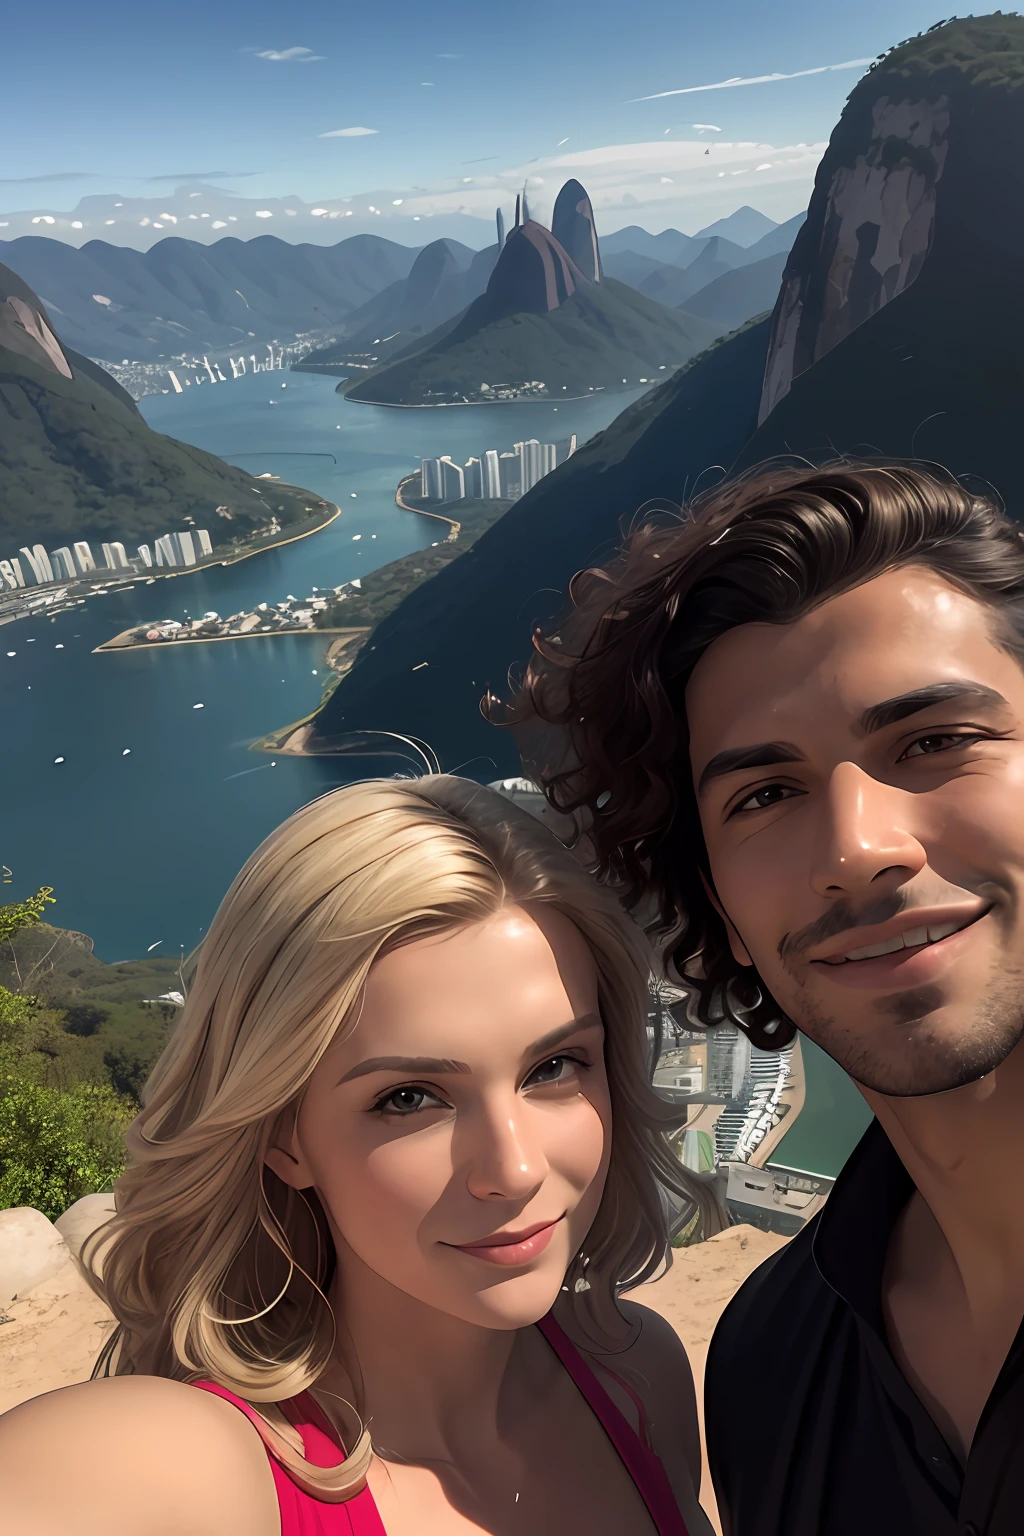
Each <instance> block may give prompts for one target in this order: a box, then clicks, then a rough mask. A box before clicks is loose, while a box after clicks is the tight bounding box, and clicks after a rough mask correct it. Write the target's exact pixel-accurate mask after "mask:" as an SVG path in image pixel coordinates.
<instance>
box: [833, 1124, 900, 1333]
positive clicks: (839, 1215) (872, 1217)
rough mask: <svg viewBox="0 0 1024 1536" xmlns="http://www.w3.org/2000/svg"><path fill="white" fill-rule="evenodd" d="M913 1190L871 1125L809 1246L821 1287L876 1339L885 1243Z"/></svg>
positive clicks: (880, 1328) (884, 1140)
mask: <svg viewBox="0 0 1024 1536" xmlns="http://www.w3.org/2000/svg"><path fill="white" fill-rule="evenodd" d="M913 1191H914V1181H913V1180H912V1179H911V1177H910V1175H909V1173H908V1172H907V1170H906V1169H905V1168H904V1166H903V1164H902V1163H901V1162H900V1159H899V1157H898V1156H897V1154H896V1151H895V1149H894V1148H893V1145H892V1143H891V1141H890V1140H889V1138H888V1136H886V1134H885V1132H884V1131H883V1130H882V1127H881V1126H880V1125H879V1123H878V1121H877V1120H872V1122H871V1124H870V1125H869V1126H868V1128H867V1130H866V1131H865V1132H864V1135H863V1136H862V1137H861V1139H860V1141H859V1142H858V1143H857V1145H856V1147H855V1148H854V1150H853V1152H852V1153H851V1154H850V1156H849V1158H848V1159H847V1161H846V1165H845V1167H844V1168H843V1170H842V1172H841V1173H840V1175H839V1177H838V1178H837V1179H836V1182H835V1184H834V1186H833V1188H832V1191H831V1193H830V1195H829V1197H828V1200H827V1201H826V1203H825V1208H824V1210H823V1211H822V1213H821V1215H820V1216H819V1217H818V1223H817V1226H816V1228H815V1232H814V1237H813V1239H812V1243H811V1253H812V1255H813V1258H814V1262H815V1265H816V1266H817V1269H818V1273H819V1274H820V1275H821V1278H822V1279H823V1280H824V1281H825V1284H826V1285H828V1286H830V1287H831V1289H832V1290H833V1291H835V1293H836V1295H837V1296H839V1297H840V1298H841V1299H842V1300H843V1301H845V1302H846V1304H847V1305H848V1306H849V1307H851V1308H852V1310H853V1311H854V1312H855V1313H857V1315H858V1316H859V1317H861V1318H862V1319H863V1320H864V1322H866V1323H868V1324H869V1325H870V1326H871V1327H872V1328H874V1330H875V1331H876V1332H877V1333H879V1334H884V1319H883V1314H882V1278H883V1273H884V1270H885V1260H886V1254H887V1252H888V1248H889V1239H890V1237H891V1236H892V1231H893V1228H894V1226H895V1225H896V1220H897V1218H898V1216H899V1214H900V1212H901V1211H902V1210H903V1208H904V1206H905V1205H906V1203H907V1201H908V1200H909V1199H910V1196H911V1195H912V1194H913Z"/></svg>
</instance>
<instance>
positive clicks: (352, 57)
mask: <svg viewBox="0 0 1024 1536" xmlns="http://www.w3.org/2000/svg"><path fill="white" fill-rule="evenodd" d="M941 15H942V13H941V12H937V11H936V9H935V6H934V0H933V3H919V0H859V3H858V4H856V5H850V6H845V5H839V4H834V3H833V4H830V3H824V0H777V3H776V4H773V5H768V4H765V3H764V0H706V3H703V4H697V3H694V0H629V3H628V4H623V3H622V0H615V3H611V0H556V3H552V0H516V3H515V4H514V5H513V4H510V3H503V0H436V3H433V4H432V3H430V0H372V3H371V0H361V3H359V4H353V3H352V0H329V3H324V0H289V3H287V4H286V3H283V0H245V3H244V4H243V3H241V0H175V4H174V5H173V6H154V5H143V4H139V3H138V0H133V3H131V4H129V3H127V0H95V3H94V4H93V5H91V6H83V5H81V3H80V0H53V3H52V4H51V5H49V6H48V7H47V8H46V10H45V13H41V12H37V11H36V10H35V9H34V8H33V7H28V6H19V7H17V8H16V9H15V10H13V11H11V12H10V13H9V14H8V15H7V17H6V19H5V24H4V57H5V66H6V67H5V72H4V73H5V79H4V91H3V100H2V103H0V135H2V137H0V142H2V143H3V145H4V150H5V153H4V157H3V161H2V163H0V170H2V171H3V175H2V177H0V211H4V212H6V213H10V212H13V211H18V210H22V211H24V210H28V211H32V210H35V211H36V212H39V211H40V210H49V211H51V212H52V213H54V214H57V213H60V212H63V213H65V214H68V211H69V210H70V211H73V210H75V209H76V207H77V205H78V204H79V200H80V199H82V198H87V197H103V196H108V195H110V196H119V197H122V198H126V199H144V200H154V201H153V207H154V209H155V208H158V207H159V200H160V198H161V197H162V196H163V195H164V194H165V193H167V194H169V193H171V192H172V191H174V189H175V188H177V187H179V186H180V185H181V184H183V183H189V184H195V183H202V184H204V185H212V186H215V187H217V188H221V189H223V191H224V194H225V196H228V195H229V194H232V195H234V196H236V197H238V198H241V199H244V200H246V207H247V208H249V211H250V212H249V216H255V209H256V208H258V207H259V205H260V203H261V202H266V201H269V200H271V199H274V198H284V197H288V196H291V197H294V198H298V199H301V200H303V202H304V203H305V204H307V205H309V206H310V207H312V206H314V205H316V204H318V203H324V202H326V201H328V200H330V199H335V200H340V199H343V198H349V199H353V200H358V199H359V198H360V197H364V198H366V197H371V196H373V197H375V198H376V199H377V200H378V206H379V208H380V212H379V213H377V214H375V215H374V216H375V217H376V218H378V219H379V220H381V224H380V225H378V226H377V227H380V228H381V232H382V233H383V232H384V228H383V225H384V224H386V223H387V221H388V219H392V220H395V221H399V220H400V221H401V223H402V227H403V229H407V228H409V227H411V226H409V224H408V220H409V219H410V218H412V217H414V216H415V215H414V214H413V212H412V210H413V207H414V206H415V207H417V208H419V209H420V211H421V213H425V211H426V209H427V207H428V206H429V208H430V212H431V213H443V212H447V213H456V212H460V213H462V214H464V215H469V216H471V217H479V218H481V219H483V218H487V219H490V218H491V217H492V215H493V209H494V206H495V203H496V201H498V200H501V201H504V202H506V204H508V202H509V199H510V198H513V197H514V189H515V186H516V184H517V183H518V184H521V183H522V182H523V181H525V180H526V179H527V178H531V179H530V182H529V185H530V191H531V211H532V212H534V213H535V214H536V215H538V216H540V217H542V218H545V217H547V216H548V215H549V214H550V205H551V203H552V202H553V200H554V196H555V194H556V193H557V191H558V188H559V186H560V185H561V183H562V181H564V180H565V179H566V178H567V176H569V175H576V176H578V177H579V179H580V180H581V181H582V182H583V184H584V185H585V186H586V187H587V189H588V191H590V192H591V195H592V196H593V197H594V199H595V207H596V209H597V211H598V213H599V228H600V229H602V230H605V231H607V230H611V229H615V228H619V227H622V226H623V225H626V224H631V223H638V224H641V225H643V226H644V227H646V228H648V229H651V230H652V231H657V230H659V229H663V228H666V227H669V226H674V227H676V228H682V229H685V230H687V231H688V232H693V231H694V230H695V229H697V228H699V227H700V226H701V225H703V224H704V223H707V222H709V221H710V220H711V219H713V218H717V217H719V216H721V215H722V214H724V213H728V212H729V211H731V210H732V209H733V208H735V207H738V206H739V205H740V204H742V203H750V204H752V205H753V206H755V207H757V208H760V209H761V210H762V211H763V212H765V213H766V214H768V215H769V216H770V217H772V218H774V219H777V220H782V219H784V218H788V217H790V216H791V215H792V214H794V213H797V212H799V211H800V210H802V209H803V208H804V207H806V204H807V199H808V197H809V195H810V190H811V186H812V183H813V176H814V169H815V166H816V165H817V162H818V160H819V159H820V155H821V151H822V148H823V146H824V144H825V143H826V142H827V140H828V137H829V134H830V132H831V130H832V128H833V126H834V124H835V122H836V120H837V119H838V117H839V114H840V113H841V111H842V108H843V104H844V102H845V99H846V97H847V95H848V94H849V92H850V91H851V90H852V88H853V86H854V85H855V83H856V81H857V79H858V78H859V77H860V75H861V74H862V73H863V71H864V68H865V67H866V62H865V61H868V60H870V59H872V58H874V57H875V56H876V55H877V54H879V53H881V52H882V51H883V50H884V49H886V48H887V47H890V46H891V45H892V44H894V43H897V42H900V41H901V40H902V39H904V38H906V37H908V36H910V35H912V34H913V33H915V32H917V31H919V30H921V29H923V28H925V27H927V26H930V25H931V24H932V23H933V22H935V21H937V20H940V19H941ZM836 66H841V67H836ZM763 76H777V77H781V78H772V79H768V80H764V79H759V77H763ZM727 81H729V82H738V83H730V84H724V82H727ZM744 82H749V83H744ZM708 148H710V150H711V153H710V155H705V153H704V151H705V149H708ZM250 205H253V206H250ZM145 206H146V207H149V203H148V202H147V203H146V205H145ZM332 206H333V205H332ZM359 211H360V218H361V219H364V218H365V215H366V209H360V210H359ZM143 216H144V215H140V214H139V212H138V209H136V208H135V207H134V205H133V208H132V210H131V228H129V219H128V215H127V214H125V215H123V216H121V215H118V222H117V223H115V224H114V225H113V226H112V227H110V226H107V225H106V221H104V225H105V228H104V231H103V237H104V238H107V239H111V240H115V241H117V240H119V239H120V240H122V241H123V242H124V243H131V244H137V243H139V241H140V240H143V238H144V239H145V243H149V241H150V240H151V239H152V238H155V237H154V236H151V235H150V234H149V233H148V230H149V228H150V226H149V225H147V226H146V228H145V229H144V230H142V232H141V233H140V232H139V225H140V218H141V217H143ZM269 217H270V215H268V214H267V213H264V224H263V226H262V228H261V230H260V232H263V230H265V229H266V228H267V227H268V222H267V221H268V218H269ZM93 222H96V220H95V219H94V220H93ZM233 222H234V224H236V225H237V224H238V220H237V219H236V220H234V221H233ZM79 223H80V224H83V226H84V225H85V224H87V223H88V220H82V219H80V220H79ZM303 223H305V220H303ZM337 227H338V226H335V228H337ZM354 227H355V226H354V224H349V225H348V229H350V230H351V229H353V228H354ZM273 228H274V231H275V232H276V233H280V234H285V229H284V220H283V219H282V218H281V217H278V218H277V221H276V223H275V224H274V226H273ZM292 228H296V229H297V226H294V225H293V226H292ZM21 232H23V230H22V228H21V224H20V221H18V220H13V221H12V220H8V221H7V223H6V225H5V227H4V228H3V229H0V237H2V238H13V237H14V236H15V235H16V234H17V233H21ZM33 232H35V233H51V234H54V235H56V236H58V237H59V238H68V239H74V240H75V241H76V243H79V242H80V240H81V238H83V237H88V236H89V233H90V231H89V229H87V228H84V227H83V230H82V233H81V234H78V233H75V234H72V232H71V230H70V227H69V226H68V222H67V218H64V219H59V220H58V222H57V223H55V224H54V225H53V226H52V227H51V226H46V225H40V226H39V228H38V229H36V230H34V231H33ZM178 232H179V233H181V231H180V230H179V231H178ZM235 232H236V230H235V228H234V227H233V228H232V233H235ZM237 232H239V233H241V232H242V230H241V226H239V229H238V231H237ZM253 232H255V230H254V231H253ZM481 243H482V242H481Z"/></svg>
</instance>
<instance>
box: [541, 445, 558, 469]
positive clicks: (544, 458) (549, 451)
mask: <svg viewBox="0 0 1024 1536" xmlns="http://www.w3.org/2000/svg"><path fill="white" fill-rule="evenodd" d="M555 462H556V456H555V445H554V443H541V445H540V472H541V474H542V475H550V473H551V471H552V470H553V469H554V467H555Z"/></svg>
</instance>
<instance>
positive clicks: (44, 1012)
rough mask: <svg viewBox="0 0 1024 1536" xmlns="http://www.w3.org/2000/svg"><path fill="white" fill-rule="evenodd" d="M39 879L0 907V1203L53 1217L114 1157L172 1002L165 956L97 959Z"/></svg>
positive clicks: (119, 1166) (103, 1179)
mask: <svg viewBox="0 0 1024 1536" xmlns="http://www.w3.org/2000/svg"><path fill="white" fill-rule="evenodd" d="M53 900H54V898H53V894H52V892H51V891H50V890H48V889H46V888H45V887H44V888H43V889H42V890H40V891H39V892H37V894H36V895H35V896H33V897H29V898H28V900H26V901H22V902H16V903H12V904H10V905H7V906H3V907H0V1209H4V1208H7V1207H10V1206H19V1205H29V1206H33V1207H34V1208H35V1209H36V1210H39V1211H42V1212H43V1214H44V1215H45V1216H49V1217H50V1219H51V1220H55V1219H56V1218H57V1217H58V1216H60V1215H61V1214H62V1212H63V1211H65V1210H67V1208H68V1206H70V1205H73V1204H74V1202H75V1201H76V1200H78V1199H80V1198H81V1196H82V1195H89V1194H94V1193H95V1192H97V1191H99V1190H105V1189H110V1188H111V1187H112V1185H113V1181H114V1180H115V1179H116V1178H117V1176H118V1174H119V1173H121V1171H122V1170H123V1168H124V1161H125V1154H124V1132H125V1129H126V1128H127V1126H128V1124H129V1123H130V1121H131V1120H132V1118H133V1116H134V1114H135V1112H136V1110H137V1108H138V1105H139V1101H140V1095H141V1091H142V1085H143V1083H144V1082H145V1080H146V1077H147V1076H148V1075H149V1072H150V1069H151V1068H152V1066H153V1063H154V1062H155V1060H156V1058H157V1056H158V1055H159V1054H160V1052H161V1051H162V1050H163V1047H164V1045H165V1044H166V1042H167V1038H168V1035H169V1033H170V1029H171V1026H172V1022H173V1019H174V1016H175V1013H176V1011H177V1010H176V1009H175V1007H174V1006H173V1005H172V1004H167V1003H163V1004H160V1003H158V1004H155V1005H154V1004H147V1003H146V1002H145V1001H144V998H146V997H156V996H159V995H160V994H161V993H164V992H167V991H168V990H171V989H179V988H180V987H181V985H182V983H181V980H180V976H179V967H178V963H177V962H176V961H174V960H171V959H167V960H143V961H132V962H129V963H126V964H124V965H105V964H104V963H103V961H101V960H98V959H97V958H96V956H95V955H94V954H92V952H91V941H90V940H89V939H87V938H86V937H85V935H83V934H78V933H71V932H68V931H66V930H64V929H60V928H53V927H51V926H50V925H49V924H48V923H45V922H44V921H43V915H44V913H45V910H46V907H47V906H48V905H51V904H52V903H53Z"/></svg>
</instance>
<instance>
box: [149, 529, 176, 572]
mask: <svg viewBox="0 0 1024 1536" xmlns="http://www.w3.org/2000/svg"><path fill="white" fill-rule="evenodd" d="M153 552H154V554H155V556H156V563H157V565H177V564H178V561H177V559H176V558H175V553H174V545H173V543H172V542H171V535H170V534H169V533H162V534H161V535H160V537H159V538H158V539H156V540H155V541H154V543H153Z"/></svg>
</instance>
